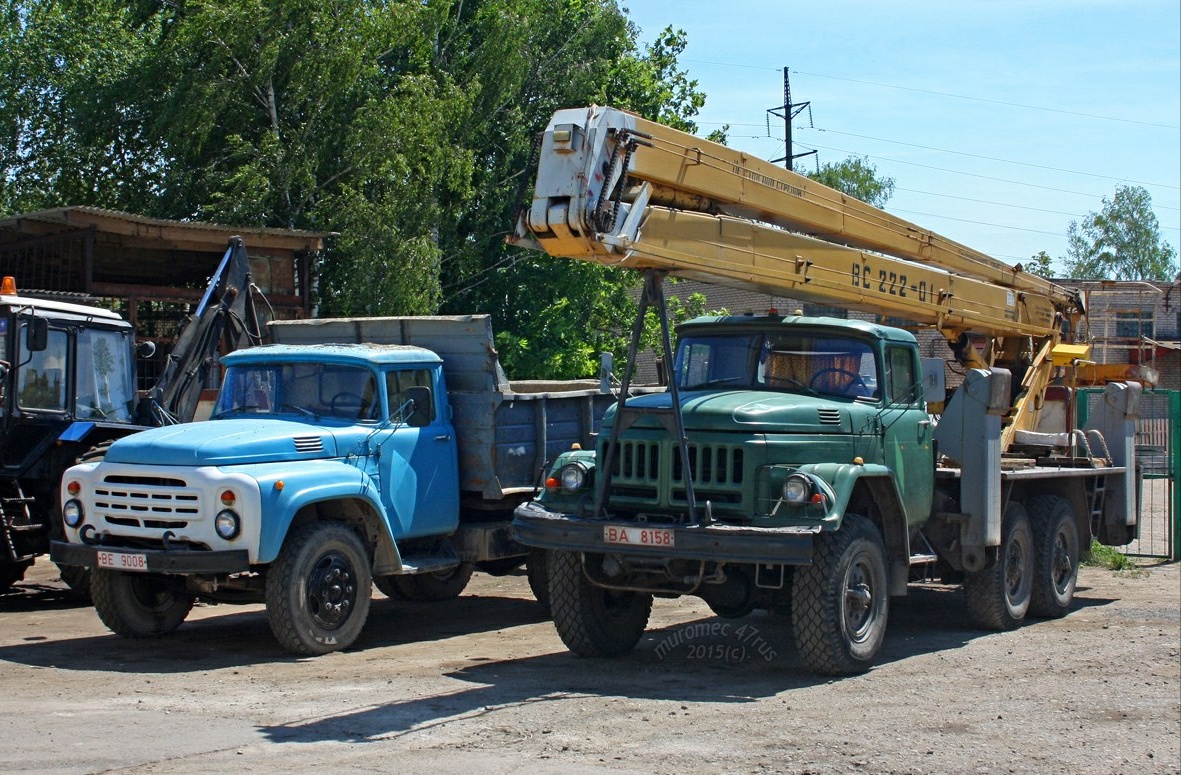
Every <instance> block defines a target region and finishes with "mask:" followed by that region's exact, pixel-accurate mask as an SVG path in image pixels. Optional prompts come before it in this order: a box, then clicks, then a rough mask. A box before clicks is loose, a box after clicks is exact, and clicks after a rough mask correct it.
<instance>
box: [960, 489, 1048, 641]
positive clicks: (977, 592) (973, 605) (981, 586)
mask: <svg viewBox="0 0 1181 775" xmlns="http://www.w3.org/2000/svg"><path fill="white" fill-rule="evenodd" d="M1033 553H1034V552H1033V531H1032V529H1031V528H1030V525H1029V515H1028V514H1027V513H1026V511H1025V507H1024V506H1022V505H1021V504H1020V503H1017V502H1016V501H1010V502H1009V506H1008V508H1006V509H1005V518H1004V522H1002V523H1001V545H1000V547H999V548H998V550H997V557H996V561H995V562H993V563H992V565H990V566H989V567H987V568H985V569H984V570H982V571H977V572H974V573H968V574H967V575H966V576H965V577H964V598H965V600H966V601H967V604H968V616H969V617H971V619H972V622H973V623H974V624H976V626H978V627H981V628H983V629H986V630H996V631H1002V630H1012V629H1014V628H1015V627H1017V625H1019V624H1021V622H1022V621H1023V620H1024V619H1025V614H1026V612H1027V611H1028V610H1029V602H1030V598H1031V590H1032V589H1033Z"/></svg>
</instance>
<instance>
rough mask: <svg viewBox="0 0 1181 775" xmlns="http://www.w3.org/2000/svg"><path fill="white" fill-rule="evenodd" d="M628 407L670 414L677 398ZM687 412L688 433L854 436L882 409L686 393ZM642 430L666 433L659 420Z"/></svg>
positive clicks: (640, 399)
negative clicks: (724, 432) (661, 429)
mask: <svg viewBox="0 0 1181 775" xmlns="http://www.w3.org/2000/svg"><path fill="white" fill-rule="evenodd" d="M627 405H628V407H629V408H636V409H639V408H647V409H668V408H670V407H671V406H672V396H671V395H670V394H668V393H651V394H648V395H641V396H636V397H635V398H631V399H628V402H627ZM681 407H682V415H683V416H684V418H685V428H686V430H698V431H734V430H741V431H744V432H750V431H752V430H758V431H769V432H779V433H851V432H852V427H853V425H854V423H856V424H857V425H858V427H860V425H861V424H862V423H863V421H864V419H865V418H868V417H870V416H872V415H873V414H874V413H876V412H877V411H878V409H879V407H878V406H877V405H876V404H868V403H861V402H857V401H852V400H839V399H838V400H832V399H829V398H822V397H817V396H809V395H800V394H797V393H782V392H778V391H758V390H726V391H716V390H714V391H686V392H682V393H681ZM614 419H615V407H614V406H612V407H611V408H610V409H608V410H607V413H606V414H605V415H604V417H603V425H604V426H610V425H614ZM636 425H637V426H638V427H643V428H649V427H651V428H656V427H661V426H660V423H658V422H657V421H655V420H643V421H641V422H639V423H637V424H636Z"/></svg>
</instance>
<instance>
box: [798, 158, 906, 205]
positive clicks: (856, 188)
mask: <svg viewBox="0 0 1181 775" xmlns="http://www.w3.org/2000/svg"><path fill="white" fill-rule="evenodd" d="M807 176H808V177H809V178H811V179H812V180H815V181H816V182H817V183H823V184H824V185H826V186H828V187H829V188H835V189H836V190H837V191H840V192H842V193H844V194H848V195H849V196H851V197H855V198H857V199H860V200H861V201H862V202H866V203H868V204H871V205H873V206H874V207H885V206H886V202H888V201H890V197H892V196H894V178H886V177H879V176H878V170H877V167H875V166H874V165H872V164H870V163H869V159H867V158H865V157H860V156H850V157H849V158H847V159H845V160H844V161H842V162H838V163H836V164H832V163H828V164H823V165H821V167H820V169H819V170H818V171H817V172H810V173H808V175H807Z"/></svg>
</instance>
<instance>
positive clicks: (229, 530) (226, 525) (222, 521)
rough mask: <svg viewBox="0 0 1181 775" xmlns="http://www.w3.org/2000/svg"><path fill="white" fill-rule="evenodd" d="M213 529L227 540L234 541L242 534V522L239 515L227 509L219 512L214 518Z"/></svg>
mask: <svg viewBox="0 0 1181 775" xmlns="http://www.w3.org/2000/svg"><path fill="white" fill-rule="evenodd" d="M213 529H214V530H216V531H217V534H218V535H219V536H221V537H222V538H224V539H225V540H227V541H232V540H233V539H235V538H237V537H238V533H239V532H241V530H242V521H241V520H240V519H239V518H238V515H237V514H235V513H234V512H232V511H230V510H229V509H226V510H224V511H219V512H217V516H216V517H214V518H213Z"/></svg>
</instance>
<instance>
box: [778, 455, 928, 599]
mask: <svg viewBox="0 0 1181 775" xmlns="http://www.w3.org/2000/svg"><path fill="white" fill-rule="evenodd" d="M799 470H800V471H804V472H807V473H810V474H812V475H814V476H817V477H819V478H821V479H823V480H824V481H826V482H828V484H829V486H830V487H832V489H833V492H834V493H835V494H836V502H835V503H834V504H833V506H832V508H831V509H830V510H829V514H828V516H827V517H825V519H824V529H825V530H839V529H840V527H841V522H842V521H843V520H844V518H845V510H846V509H848V507H849V500H850V499H851V498H852V497H853V491H854V490H855V489H856V488H857V484H858V482H860V481H861V480H863V479H864V480H865V484H866V486H867V487H868V488H869V491H870V493H871V494H872V495H873V500H874V503H875V504H876V505H877V507H878V516H880V517H881V521H882V523H881V527H882V539H883V540H884V541H885V543H886V558H887V559H886V562H887V565H888V566H889V572H890V594H892V595H903V594H906V584H907V580H908V579H909V576H910V531H909V529H908V528H907V522H906V510H905V509H903V507H902V494H901V493H900V492H898V483H897V482H896V481H895V480H894V474H893V472H892V471H891V470H890V469H889V468H888V467H887V466H884V465H880V464H877V463H866V464H862V465H857V464H855V463H812V464H807V465H802V466H800V467H799ZM865 516H869V515H865Z"/></svg>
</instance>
